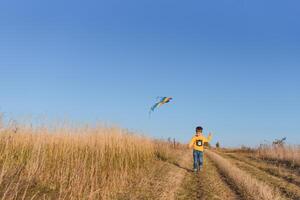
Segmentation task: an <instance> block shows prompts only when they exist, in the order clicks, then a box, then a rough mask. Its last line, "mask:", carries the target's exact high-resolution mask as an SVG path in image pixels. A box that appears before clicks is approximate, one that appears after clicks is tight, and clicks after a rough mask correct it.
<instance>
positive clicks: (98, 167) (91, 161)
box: [0, 126, 170, 200]
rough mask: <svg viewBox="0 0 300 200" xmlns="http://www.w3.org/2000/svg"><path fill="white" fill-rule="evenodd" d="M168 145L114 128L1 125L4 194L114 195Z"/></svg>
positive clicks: (0, 181)
mask: <svg viewBox="0 0 300 200" xmlns="http://www.w3.org/2000/svg"><path fill="white" fill-rule="evenodd" d="M169 148H170V147H169V146H168V145H166V143H164V142H161V141H154V140H152V139H149V138H146V137H143V136H138V135H135V134H131V133H128V132H127V131H125V130H122V129H120V128H115V127H112V128H103V127H96V128H95V127H94V128H91V127H84V128H59V129H52V130H50V129H49V128H43V127H41V128H28V127H25V126H24V127H20V126H19V127H18V129H15V128H9V127H6V128H3V127H2V129H1V130H0V198H2V199H5V200H7V199H34V198H35V199H112V198H114V196H116V195H117V194H118V193H122V192H123V191H125V190H126V187H127V186H128V185H129V184H130V182H131V180H133V179H135V178H137V177H138V176H140V175H142V174H143V169H144V168H145V167H146V166H149V165H151V163H152V162H153V161H155V160H157V159H167V158H168V156H169V152H170V150H169Z"/></svg>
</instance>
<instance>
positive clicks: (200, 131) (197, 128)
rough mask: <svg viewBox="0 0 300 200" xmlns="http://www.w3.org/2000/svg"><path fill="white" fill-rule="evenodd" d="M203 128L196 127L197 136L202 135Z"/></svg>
mask: <svg viewBox="0 0 300 200" xmlns="http://www.w3.org/2000/svg"><path fill="white" fill-rule="evenodd" d="M202 131H203V128H202V127H201V126H198V127H196V134H199V133H202Z"/></svg>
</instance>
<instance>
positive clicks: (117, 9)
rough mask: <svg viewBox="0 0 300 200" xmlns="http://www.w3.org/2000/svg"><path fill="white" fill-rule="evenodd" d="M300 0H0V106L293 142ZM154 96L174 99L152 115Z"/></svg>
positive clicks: (21, 112)
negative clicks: (199, 127) (283, 139)
mask: <svg viewBox="0 0 300 200" xmlns="http://www.w3.org/2000/svg"><path fill="white" fill-rule="evenodd" d="M299 19H300V3H299V1H296V0H285V1H283V0H282V1H274V0H273V1H271V0H265V1H261V0H251V1H248V0H226V1H221V0H220V1H218V0H212V1H199V0H198V1H170V0H159V1H158V0H157V1H156V0H152V1H148V0H147V1H140V0H139V1H138V0H128V1H119V0H111V1H96V0H94V1H76V0H75V1H74V0H72V1H70V0H66V1H58V0H52V1H40V0H28V1H17V0H9V1H6V0H4V1H1V2H0V44H1V45H0V91H1V92H0V95H1V96H0V97H1V98H0V99H1V100H0V109H1V111H2V112H4V113H5V114H6V116H7V117H11V118H18V119H22V118H26V117H27V116H31V117H32V118H34V119H37V118H40V117H41V116H47V118H49V119H56V120H57V119H64V118H68V119H69V120H74V121H80V122H89V123H94V122H95V121H102V122H104V123H112V124H118V125H120V126H122V127H125V128H129V129H132V130H136V131H140V132H142V133H144V134H147V135H150V136H153V137H156V138H167V137H175V138H177V139H179V140H181V141H183V142H187V141H188V140H189V139H190V137H191V136H192V135H193V132H194V128H195V126H197V125H202V126H203V127H204V128H205V132H208V131H212V132H213V133H214V140H213V143H215V142H216V141H220V143H221V145H226V146H239V145H241V144H245V145H251V146H255V145H257V144H259V143H260V142H263V141H264V140H269V141H272V140H273V139H275V138H279V137H281V136H282V137H283V136H287V138H288V142H289V143H292V144H299V143H300V136H299V126H300V125H299V124H300V123H299V122H300V93H299V91H300V78H299V76H300V66H299V65H300V56H299V55H300V37H299V35H300V21H299ZM157 96H172V97H174V101H173V102H172V103H170V104H168V105H166V106H164V107H162V108H161V109H160V110H159V111H157V112H155V113H154V114H153V115H152V118H151V119H149V118H148V110H149V107H150V106H151V105H152V104H153V103H154V101H155V98H156V97H157Z"/></svg>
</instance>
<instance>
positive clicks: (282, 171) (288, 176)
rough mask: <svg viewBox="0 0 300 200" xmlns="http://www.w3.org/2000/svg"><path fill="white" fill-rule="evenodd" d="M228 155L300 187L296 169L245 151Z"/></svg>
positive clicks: (299, 178) (299, 175)
mask: <svg viewBox="0 0 300 200" xmlns="http://www.w3.org/2000/svg"><path fill="white" fill-rule="evenodd" d="M226 155H228V156H230V157H232V158H234V159H236V160H239V161H242V162H245V163H247V164H249V165H251V166H254V167H257V168H259V169H260V170H263V171H265V172H267V173H269V174H271V175H273V176H277V177H279V178H283V179H285V180H286V181H288V182H290V183H294V184H295V185H297V186H299V187H300V174H299V172H298V171H296V170H294V169H290V168H287V167H285V166H283V165H282V164H280V163H270V162H268V161H266V160H261V159H257V158H254V157H252V156H250V155H247V154H245V153H226Z"/></svg>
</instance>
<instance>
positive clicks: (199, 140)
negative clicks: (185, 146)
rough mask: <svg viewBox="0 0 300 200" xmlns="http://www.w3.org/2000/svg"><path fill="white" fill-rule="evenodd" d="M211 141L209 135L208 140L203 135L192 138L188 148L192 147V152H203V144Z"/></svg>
mask: <svg viewBox="0 0 300 200" xmlns="http://www.w3.org/2000/svg"><path fill="white" fill-rule="evenodd" d="M210 141H211V135H210V136H208V138H206V137H204V136H203V135H199V136H194V137H193V138H192V140H191V142H190V145H189V146H190V148H192V147H193V149H194V150H197V151H204V143H205V142H210Z"/></svg>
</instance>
